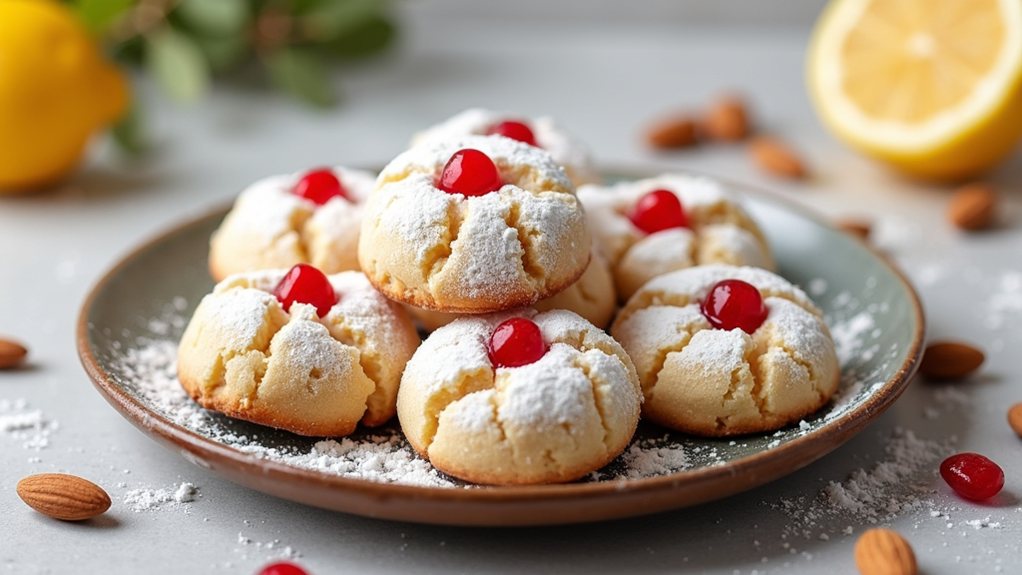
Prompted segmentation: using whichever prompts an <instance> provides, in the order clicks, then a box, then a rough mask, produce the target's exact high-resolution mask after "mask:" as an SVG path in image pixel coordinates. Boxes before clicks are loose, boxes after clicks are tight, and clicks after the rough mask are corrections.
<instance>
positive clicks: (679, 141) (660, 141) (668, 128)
mask: <svg viewBox="0 0 1022 575" xmlns="http://www.w3.org/2000/svg"><path fill="white" fill-rule="evenodd" d="M698 142H699V139H698V136H697V134H696V121H695V120H694V119H693V118H691V117H689V116H675V117H672V118H664V119H663V120H661V121H659V122H657V123H655V124H653V125H652V126H651V127H650V128H649V130H648V131H647V132H646V143H647V144H649V146H650V147H651V148H654V149H656V150H673V149H677V148H687V147H689V146H694V145H696V144H697V143H698Z"/></svg>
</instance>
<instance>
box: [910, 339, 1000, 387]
mask: <svg viewBox="0 0 1022 575" xmlns="http://www.w3.org/2000/svg"><path fill="white" fill-rule="evenodd" d="M984 359H985V357H984V355H983V352H982V351H980V350H978V349H976V348H975V347H972V346H971V345H969V344H967V343H961V342H955V341H943V342H937V343H932V344H930V345H929V346H927V347H926V351H925V352H923V361H922V363H921V364H919V373H921V374H923V376H924V377H926V378H927V379H932V380H936V381H941V380H952V379H962V378H964V377H967V376H968V375H969V374H971V373H972V372H974V371H976V370H977V369H979V366H981V365H983V360H984Z"/></svg>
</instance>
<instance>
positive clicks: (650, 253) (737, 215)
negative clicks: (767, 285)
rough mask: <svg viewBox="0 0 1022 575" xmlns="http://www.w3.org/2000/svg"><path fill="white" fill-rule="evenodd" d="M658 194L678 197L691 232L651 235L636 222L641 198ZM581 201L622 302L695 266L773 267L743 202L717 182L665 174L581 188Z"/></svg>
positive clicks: (767, 251) (676, 231)
mask: <svg viewBox="0 0 1022 575" xmlns="http://www.w3.org/2000/svg"><path fill="white" fill-rule="evenodd" d="M658 189H663V190H668V191H670V192H672V193H674V194H675V195H676V196H677V197H678V199H679V200H680V201H681V205H682V208H683V209H684V210H685V214H686V215H687V218H688V227H685V228H670V229H667V230H663V231H659V232H656V233H653V234H646V233H645V232H643V231H642V230H640V229H639V228H637V227H636V226H635V225H634V224H633V223H632V221H631V219H630V218H629V215H630V214H631V212H632V210H633V209H634V208H635V205H636V204H637V203H638V201H639V199H640V198H641V197H642V196H644V195H646V194H647V193H649V192H652V191H653V190H658ZM578 196H579V199H580V200H581V201H582V204H583V205H584V206H585V208H586V216H587V218H588V222H589V228H590V229H591V230H592V234H593V239H594V241H595V242H596V245H597V247H599V249H600V250H601V251H602V252H603V254H604V256H606V258H607V260H608V262H609V264H610V267H611V271H612V273H613V275H614V282H615V285H616V286H617V290H618V296H619V297H620V298H621V299H622V300H627V299H628V298H629V297H631V295H632V294H633V293H635V292H636V291H637V290H638V289H639V288H640V287H642V285H643V284H644V283H646V282H647V281H649V280H650V279H652V278H654V277H656V276H658V275H661V274H664V273H668V272H672V271H675V270H679V269H685V268H689V267H692V266H696V265H705V264H715V263H720V264H731V265H739V266H741V265H749V266H756V267H760V268H765V269H771V268H773V266H774V262H773V257H772V256H771V254H770V249H769V247H768V246H767V243H766V239H765V238H764V236H763V233H762V232H761V231H760V229H759V227H758V226H757V225H756V223H755V222H754V221H753V220H752V218H750V217H749V215H748V214H747V213H746V212H745V210H744V209H743V208H742V207H741V205H740V204H739V202H738V200H737V199H736V198H735V197H734V196H733V195H732V194H730V193H728V192H727V191H726V190H725V189H724V188H723V187H722V186H721V184H719V183H718V182H715V181H713V180H710V179H707V178H699V177H693V176H685V175H679V174H664V175H661V176H658V177H656V178H649V179H645V180H638V181H634V182H622V183H619V184H615V185H612V186H606V187H602V186H582V187H581V188H579V191H578Z"/></svg>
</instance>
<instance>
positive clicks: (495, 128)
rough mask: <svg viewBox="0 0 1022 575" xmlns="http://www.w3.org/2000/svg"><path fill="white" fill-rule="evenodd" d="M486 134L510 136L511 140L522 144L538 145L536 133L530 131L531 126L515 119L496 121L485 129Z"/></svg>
mask: <svg viewBox="0 0 1022 575" xmlns="http://www.w3.org/2000/svg"><path fill="white" fill-rule="evenodd" d="M486 135H487V136H494V135H497V136H504V137H505V138H511V139H512V140H518V141H519V142H522V143H523V144H528V145H530V146H535V147H537V148H538V147H539V144H537V143H536V135H535V134H533V133H532V128H530V127H529V126H527V125H526V124H525V123H524V122H517V121H515V120H506V121H504V122H499V123H496V124H494V125H492V126H490V127H489V128H487V130H486Z"/></svg>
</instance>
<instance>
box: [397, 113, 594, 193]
mask: <svg viewBox="0 0 1022 575" xmlns="http://www.w3.org/2000/svg"><path fill="white" fill-rule="evenodd" d="M509 120H510V121H518V122H522V123H524V124H526V125H527V126H528V127H529V128H530V129H531V130H532V133H533V135H534V136H535V137H536V144H537V145H539V147H541V148H543V149H544V150H546V151H547V152H549V153H550V155H551V156H552V157H553V159H554V161H555V162H557V164H559V165H561V166H563V167H564V171H565V172H566V173H567V174H568V177H569V178H571V181H572V182H573V183H574V184H575V185H576V186H580V185H582V184H592V183H597V182H599V181H600V175H599V172H597V171H596V168H595V167H594V166H593V162H592V158H591V157H590V154H589V150H588V149H587V148H586V146H585V145H584V144H583V143H582V142H580V141H578V140H577V139H575V138H574V137H573V136H572V135H571V134H569V133H567V132H566V131H564V129H562V128H561V127H560V126H558V125H557V123H556V122H554V120H553V119H552V118H549V117H546V116H543V117H538V118H523V117H522V116H520V115H516V114H512V113H510V112H496V111H492V110H485V109H482V108H469V109H468V110H464V111H463V112H460V113H458V114H455V115H454V116H451V117H450V118H448V119H447V120H444V121H443V122H441V123H439V124H436V125H435V126H431V127H429V128H427V129H425V130H423V131H421V132H419V133H418V134H416V135H415V137H414V138H412V145H413V146H418V145H420V144H424V143H428V142H437V141H442V140H451V139H457V138H461V137H463V136H472V135H475V136H481V135H484V134H486V132H487V131H488V130H489V129H490V128H492V127H493V126H494V125H496V124H498V123H500V122H504V121H509Z"/></svg>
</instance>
